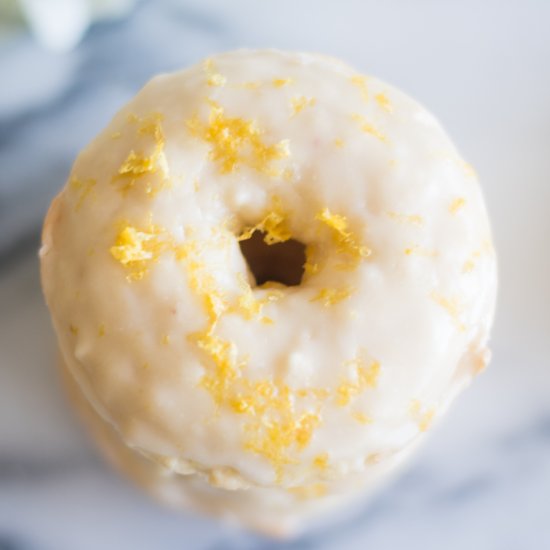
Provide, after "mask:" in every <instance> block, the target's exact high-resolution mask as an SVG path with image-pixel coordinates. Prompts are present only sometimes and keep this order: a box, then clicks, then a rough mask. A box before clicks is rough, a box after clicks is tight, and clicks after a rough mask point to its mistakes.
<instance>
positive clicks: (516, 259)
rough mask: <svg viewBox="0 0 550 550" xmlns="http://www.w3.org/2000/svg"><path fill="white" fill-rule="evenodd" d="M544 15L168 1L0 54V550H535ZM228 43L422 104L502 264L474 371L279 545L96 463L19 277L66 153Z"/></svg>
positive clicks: (547, 379)
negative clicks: (386, 467)
mask: <svg viewBox="0 0 550 550" xmlns="http://www.w3.org/2000/svg"><path fill="white" fill-rule="evenodd" d="M549 20H550V3H549V2H544V1H542V0H510V1H506V2H502V1H500V2H495V1H492V0H485V1H484V2H479V1H477V0H476V1H472V0H463V1H461V2H451V1H442V0H437V1H436V0H416V1H415V2H410V1H405V0H390V1H386V2H377V1H374V0H372V1H360V0H356V1H354V0H345V1H342V2H335V1H328V0H327V1H321V0H316V1H315V0H302V1H301V2H296V1H291V0H277V1H275V0H264V1H262V2H254V1H252V0H233V1H232V2H220V1H217V2H216V1H214V0H189V1H176V0H172V1H162V2H158V1H157V2H153V1H150V2H139V3H138V5H137V9H136V10H135V11H134V12H133V13H132V15H131V16H130V18H129V19H128V20H126V21H123V22H112V23H101V24H98V25H96V26H94V27H93V28H92V29H91V31H90V32H89V34H88V35H87V37H86V38H85V40H84V41H83V43H82V44H81V45H80V47H79V48H77V49H76V50H75V51H73V52H71V53H69V54H65V55H54V54H51V53H48V52H46V51H44V50H41V49H40V48H39V47H37V46H36V45H35V44H34V42H33V41H32V40H31V39H30V38H29V37H28V36H25V35H17V36H14V37H12V38H11V39H10V40H9V41H5V42H3V43H0V81H1V85H0V167H1V169H0V550H8V549H9V550H19V549H20V550H35V549H36V550H46V549H48V550H50V549H51V550H81V549H82V550H92V549H99V548H101V549H102V550H108V549H111V548H112V549H117V550H118V549H121V548H132V549H133V550H142V549H143V550H145V549H150V548H163V549H165V548H166V549H172V548H174V549H175V548H178V549H182V548H183V549H192V550H195V549H197V550H214V549H215V550H221V549H230V550H237V549H239V550H240V549H247V550H248V549H250V550H252V549H254V550H259V549H264V548H266V549H275V548H289V549H321V550H336V549H350V550H353V549H360V548H361V549H363V548H376V549H377V550H385V549H400V548H407V550H415V549H422V550H431V549H434V550H435V549H438V550H439V549H441V548H445V549H448V550H464V549H476V550H477V549H482V550H485V549H487V550H515V549H521V550H538V549H546V548H550V362H549V359H548V357H549V352H550V338H549V336H548V335H549V334H550V315H549V314H548V304H550V259H549V254H548V250H549V248H548V237H547V236H548V235H549V234H550V216H548V213H547V212H548V204H550V185H549V184H550V154H549V151H550V100H549V98H550V70H549V66H548V60H549V59H550V33H548V21H549ZM241 46H247V47H257V46H276V47H283V48H292V49H303V50H318V51H322V52H326V53H329V54H333V55H337V56H340V57H343V58H345V59H347V60H349V61H350V62H352V63H354V64H355V65H357V66H358V67H360V68H361V69H362V70H363V71H365V72H368V73H372V74H376V75H378V76H380V77H382V78H384V79H386V80H388V81H390V82H392V83H394V84H396V85H398V86H400V87H402V88H404V89H405V90H407V91H408V92H409V93H410V94H412V95H413V96H415V97H417V98H418V99H420V100H421V101H423V102H424V103H425V104H427V105H429V106H430V108H431V109H432V110H433V111H434V112H435V114H436V115H437V116H438V117H439V118H440V119H441V120H442V121H443V123H444V124H445V125H446V127H447V128H448V130H449V131H450V133H451V135H452V136H453V137H454V138H455V140H456V142H457V144H458V146H459V148H460V149H461V150H462V152H463V153H464V155H465V157H466V158H468V159H469V160H470V161H471V162H472V163H473V164H474V166H476V168H477V169H478V172H479V174H480V176H481V178H482V181H483V184H484V188H485V193H486V197H487V201H488V205H489V210H490V212H491V215H492V219H493V225H494V230H495V238H496V245H497V249H498V252H499V257H500V275H501V292H500V298H499V308H498V315H497V320H496V325H495V331H494V338H493V341H492V348H493V351H494V359H493V363H492V366H491V368H490V369H489V370H488V371H487V372H486V373H485V374H483V375H482V376H480V377H479V379H478V380H477V381H476V383H475V384H474V385H473V386H472V388H471V389H470V390H468V391H467V392H466V393H465V394H464V395H463V396H462V397H461V398H460V399H459V400H458V402H457V403H456V405H455V407H454V408H453V409H452V411H451V412H450V413H449V415H448V416H447V417H446V419H445V420H444V421H443V422H441V423H440V424H439V425H438V426H437V427H436V428H435V429H434V430H433V434H432V436H431V438H430V439H429V440H428V441H427V443H426V445H425V446H424V447H423V448H422V449H421V451H420V452H419V453H418V455H417V456H416V458H415V459H414V460H413V462H412V463H411V464H409V466H408V467H407V469H406V470H405V471H404V473H403V474H402V475H401V476H400V477H399V478H398V479H396V480H395V482H393V484H392V485H391V486H389V487H388V488H387V489H386V490H385V491H384V492H383V493H382V494H381V495H380V496H379V497H378V498H377V499H376V500H375V501H374V502H372V503H370V504H369V505H368V506H365V507H363V508H362V509H359V510H357V511H356V513H355V514H354V515H353V516H350V517H349V518H347V519H346V520H345V521H344V522H343V523H342V524H339V525H338V526H336V527H330V528H327V529H325V530H324V531H320V532H317V533H313V534H312V535H310V536H309V537H305V538H302V539H299V540H297V541H293V542H290V543H288V544H286V545H279V544H277V543H274V542H270V541H267V540H264V539H261V538H258V537H256V536H253V535H250V534H247V533H243V532H235V531H230V530H228V529H227V528H224V527H222V526H220V525H217V524H216V523H214V522H212V521H210V520H208V519H203V518H197V517H191V516H188V515H180V514H176V513H174V512H170V511H167V510H164V509H163V508H161V507H159V506H157V505H156V504H155V503H153V502H151V501H149V500H148V499H147V498H146V497H144V496H143V495H142V494H141V493H140V492H138V491H137V490H136V489H135V488H134V487H132V486H131V485H130V484H128V483H127V482H126V481H125V480H123V479H121V478H119V477H118V476H117V475H115V474H114V473H112V472H111V470H110V469H109V468H108V467H106V466H105V465H104V464H103V462H102V461H101V460H100V459H99V457H98V455H97V454H96V452H95V450H94V449H93V447H92V445H91V443H90V442H89V441H88V440H87V438H86V436H85V434H84V433H83V431H82V428H81V426H80V425H79V424H78V422H77V421H76V420H75V419H74V417H73V414H72V412H71V410H70V409H69V407H68V406H67V403H66V401H65V398H64V396H63V393H62V391H61V388H60V384H59V381H58V378H57V375H56V372H55V368H54V362H55V351H54V348H55V346H54V341H53V334H52V331H51V328H50V325H49V321H48V315H47V312H46V310H45V307H44V305H43V302H42V298H41V294H40V289H39V281H38V274H37V261H36V247H37V235H38V229H39V226H40V223H41V218H42V216H43V214H44V211H45V208H46V206H47V203H48V201H49V200H50V198H51V197H52V195H53V193H54V192H55V190H56V189H57V188H58V187H59V186H60V185H61V184H62V183H63V181H64V179H65V177H66V176H67V173H68V170H69V167H70V164H71V162H72V160H73V158H74V156H75V154H76V152H77V151H78V150H79V149H80V148H81V147H82V146H83V145H84V144H85V143H86V142H87V141H88V140H89V139H90V138H91V137H92V136H93V135H94V134H95V133H96V132H98V130H99V129H100V128H101V127H102V126H103V125H104V124H105V123H106V122H107V120H108V119H109V117H111V116H112V114H113V113H114V112H115V111H116V110H117V109H118V108H119V107H120V106H121V105H122V103H123V102H124V101H125V100H126V99H128V98H129V97H130V96H131V95H132V94H133V93H135V91H136V90H137V89H138V88H139V87H140V86H141V85H142V84H143V83H144V82H145V81H146V80H147V79H148V78H149V77H150V76H151V75H152V74H154V73H157V72H161V71H168V70H172V69H175V68H178V67H181V66H185V65H188V64H189V63H191V62H194V61H196V60H198V59H200V58H201V57H204V56H206V55H208V54H209V53H211V52H214V51H220V50H225V49H229V48H235V47H241Z"/></svg>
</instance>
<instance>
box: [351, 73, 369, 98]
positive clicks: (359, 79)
mask: <svg viewBox="0 0 550 550" xmlns="http://www.w3.org/2000/svg"><path fill="white" fill-rule="evenodd" d="M350 81H351V83H352V84H353V85H354V86H356V87H357V88H359V90H360V91H361V96H362V97H363V99H364V100H365V101H368V99H369V91H368V86H367V77H366V76H363V75H362V74H356V75H353V76H352V77H351V78H350Z"/></svg>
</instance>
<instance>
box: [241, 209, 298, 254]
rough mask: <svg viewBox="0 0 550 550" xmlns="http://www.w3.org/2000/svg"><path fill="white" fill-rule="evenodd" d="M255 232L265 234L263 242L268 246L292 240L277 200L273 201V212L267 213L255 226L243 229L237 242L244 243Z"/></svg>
mask: <svg viewBox="0 0 550 550" xmlns="http://www.w3.org/2000/svg"><path fill="white" fill-rule="evenodd" d="M255 231H262V232H263V233H265V237H264V242H265V243H266V244H269V245H271V244H275V243H282V242H285V241H288V240H289V239H290V238H292V233H291V232H290V229H289V228H288V223H287V219H286V216H285V214H284V212H283V211H282V209H281V206H280V204H279V202H278V201H277V200H274V205H273V210H271V211H270V212H268V213H267V214H266V215H265V216H264V218H263V219H262V220H261V221H260V222H258V223H257V224H256V225H253V226H251V227H247V228H246V229H244V230H243V231H242V232H241V234H240V235H239V236H238V237H237V240H239V241H246V240H247V239H250V238H251V237H252V235H253V234H254V232H255Z"/></svg>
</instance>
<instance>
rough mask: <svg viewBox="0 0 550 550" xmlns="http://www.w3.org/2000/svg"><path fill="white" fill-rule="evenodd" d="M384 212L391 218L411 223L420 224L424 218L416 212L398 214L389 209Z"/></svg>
mask: <svg viewBox="0 0 550 550" xmlns="http://www.w3.org/2000/svg"><path fill="white" fill-rule="evenodd" d="M386 214H387V215H388V216H389V217H390V218H391V219H393V220H397V221H398V222H401V223H410V224H411V225H422V224H423V223H424V219H423V218H422V216H419V215H418V214H400V213H398V212H393V211H389V212H386Z"/></svg>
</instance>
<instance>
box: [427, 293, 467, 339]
mask: <svg viewBox="0 0 550 550" xmlns="http://www.w3.org/2000/svg"><path fill="white" fill-rule="evenodd" d="M431 297H432V299H433V300H434V301H435V303H436V304H437V305H439V306H441V307H442V308H443V309H444V310H445V311H446V312H447V313H448V314H449V316H450V317H451V319H452V320H453V321H454V322H455V324H456V325H457V327H458V329H459V330H460V331H461V332H463V331H464V330H466V327H465V326H464V324H463V323H462V322H461V321H460V315H461V314H462V307H461V305H460V303H459V302H458V300H457V299H456V298H449V297H447V296H444V295H443V294H440V293H439V292H436V291H433V292H432V294H431Z"/></svg>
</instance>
